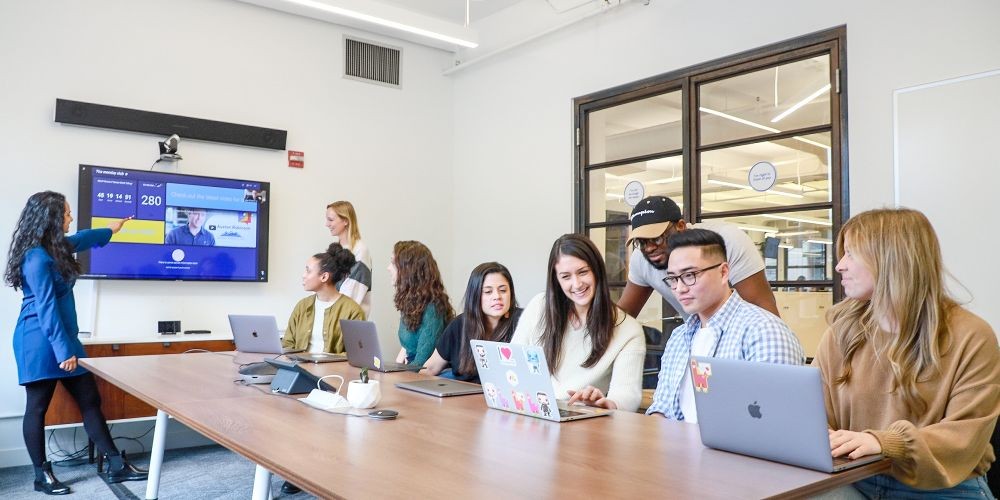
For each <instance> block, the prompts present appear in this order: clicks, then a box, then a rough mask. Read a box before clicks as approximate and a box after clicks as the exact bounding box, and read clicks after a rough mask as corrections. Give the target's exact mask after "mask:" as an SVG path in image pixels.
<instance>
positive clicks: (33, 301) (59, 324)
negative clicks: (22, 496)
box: [4, 191, 146, 495]
mask: <svg viewBox="0 0 1000 500" xmlns="http://www.w3.org/2000/svg"><path fill="white" fill-rule="evenodd" d="M128 219H131V217H129V218H126V219H122V220H119V221H116V222H113V223H112V224H111V225H110V226H109V227H108V228H106V229H90V230H84V231H80V232H78V233H76V234H74V235H72V236H68V237H67V236H66V235H65V233H66V232H67V231H69V225H70V223H71V222H73V216H72V212H71V210H70V206H69V203H67V202H66V197H65V196H63V195H61V194H59V193H55V192H52V191H44V192H41V193H35V194H34V195H32V196H31V197H30V198H28V203H27V205H25V207H24V210H23V211H21V217H20V218H19V219H18V221H17V227H15V229H14V235H13V237H12V238H11V244H10V251H9V253H8V255H7V271H6V273H5V274H4V280H5V282H6V283H7V285H9V286H12V287H14V289H15V290H18V289H20V290H21V291H22V292H23V293H24V300H23V302H22V303H21V314H20V315H19V316H18V318H17V326H16V327H15V329H14V358H15V359H16V360H17V378H18V383H19V384H21V385H22V386H24V390H25V393H26V396H27V403H26V405H25V411H24V444H25V446H26V447H27V448H28V454H29V455H30V456H31V462H32V464H33V465H34V466H35V491H43V492H45V493H46V494H49V495H65V494H67V493H69V492H70V489H69V487H68V486H66V485H64V484H62V483H60V482H59V480H58V479H56V477H55V476H54V475H53V474H52V464H51V463H50V462H48V461H47V460H46V456H45V442H44V432H45V412H46V410H48V407H49V403H50V402H51V401H52V394H53V393H54V392H55V389H56V382H62V384H63V387H65V388H66V390H67V391H68V392H69V393H70V395H72V396H73V399H74V400H75V401H76V403H77V405H78V406H79V407H80V413H81V414H82V415H83V425H84V428H85V429H86V431H87V435H88V436H89V437H90V439H91V440H92V441H94V443H95V444H96V445H97V447H98V449H99V450H100V451H101V453H103V454H105V455H106V456H107V459H108V461H109V465H108V470H107V471H102V470H98V473H99V474H100V476H101V477H102V478H103V479H104V480H105V481H107V482H109V483H117V482H121V481H134V480H145V479H146V472H145V471H141V470H139V469H136V468H135V467H132V465H131V464H129V463H128V462H127V461H126V459H125V453H124V452H119V451H118V448H117V447H116V446H115V443H114V441H113V440H112V439H111V433H110V432H109V431H108V425H107V422H106V421H105V418H104V414H103V413H101V397H100V394H99V393H98V392H97V384H96V382H95V381H94V376H93V375H92V374H91V373H90V372H88V371H87V370H85V369H84V368H83V367H82V366H79V365H78V363H77V360H78V359H79V358H82V357H85V356H86V353H85V352H84V351H83V344H81V343H80V339H79V338H77V335H78V334H79V332H80V329H79V326H78V325H77V321H76V302H75V300H74V298H73V285H74V284H75V283H76V278H77V276H79V275H80V263H79V262H77V260H76V258H75V257H74V255H73V254H74V253H75V252H81V251H84V250H89V249H91V248H93V247H97V246H104V245H106V244H107V243H108V242H109V241H111V236H112V235H113V234H114V233H117V232H118V231H119V230H121V228H122V225H123V224H124V223H125V221H127V220H128Z"/></svg>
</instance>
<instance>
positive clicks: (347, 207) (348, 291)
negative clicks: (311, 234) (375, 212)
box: [326, 201, 372, 318]
mask: <svg viewBox="0 0 1000 500" xmlns="http://www.w3.org/2000/svg"><path fill="white" fill-rule="evenodd" d="M326 228H327V229H329V230H330V236H333V237H334V238H337V241H336V243H340V246H342V247H344V248H346V249H348V250H350V251H351V253H353V254H354V260H355V263H354V267H352V268H351V271H350V272H349V273H348V274H347V276H346V277H344V279H343V280H342V281H340V282H339V283H337V290H339V291H340V293H342V294H344V295H347V296H348V297H350V298H351V299H352V300H354V301H355V302H357V303H358V305H360V306H361V310H363V311H364V312H365V316H366V317H369V318H370V317H371V309H372V294H371V288H372V258H371V255H369V254H368V245H365V242H363V241H361V230H360V229H358V216H357V215H356V214H355V212H354V205H351V202H349V201H335V202H333V203H331V204H329V205H327V206H326Z"/></svg>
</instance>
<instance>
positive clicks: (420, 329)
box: [388, 241, 455, 365]
mask: <svg viewBox="0 0 1000 500" xmlns="http://www.w3.org/2000/svg"><path fill="white" fill-rule="evenodd" d="M388 269H389V275H390V277H391V279H392V283H393V285H394V286H395V287H396V293H395V295H394V296H393V301H394V302H395V304H396V310H398V311H399V343H400V345H401V346H402V349H400V350H399V355H398V356H396V362H397V363H409V364H415V365H423V364H424V362H426V361H427V358H429V357H430V356H431V353H432V352H434V346H435V345H437V341H438V338H439V337H440V336H441V332H442V331H443V330H444V326H445V325H446V324H448V322H449V321H451V320H452V318H454V317H455V310H454V309H452V308H451V303H450V302H449V300H448V294H447V293H446V292H445V290H444V283H442V282H441V272H440V271H439V270H438V265H437V262H436V261H435V260H434V256H433V255H431V251H430V249H428V248H427V246H426V245H424V244H423V243H420V242H419V241H399V242H396V244H395V245H394V246H393V248H392V259H391V260H390V261H389V268H388Z"/></svg>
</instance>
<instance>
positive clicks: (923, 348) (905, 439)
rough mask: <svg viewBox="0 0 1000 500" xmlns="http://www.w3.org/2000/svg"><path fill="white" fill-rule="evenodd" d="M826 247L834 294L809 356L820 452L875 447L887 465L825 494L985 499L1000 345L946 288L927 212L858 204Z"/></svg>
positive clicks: (854, 454)
mask: <svg viewBox="0 0 1000 500" xmlns="http://www.w3.org/2000/svg"><path fill="white" fill-rule="evenodd" d="M837 254H838V255H840V261H838V262H837V266H836V270H837V272H838V273H840V276H841V285H842V286H843V287H844V296H845V298H844V300H842V301H841V302H840V303H838V304H837V305H835V306H833V308H831V309H830V311H829V312H828V313H827V321H828V322H829V324H830V328H829V329H828V330H827V332H826V333H825V334H824V335H823V339H822V340H821V341H820V345H819V349H818V350H817V352H816V359H815V362H814V363H815V364H816V365H818V366H819V369H820V374H821V375H822V377H823V384H824V386H825V387H824V391H823V393H824V395H825V397H826V410H827V419H828V420H829V422H828V423H829V425H830V449H831V453H832V455H833V456H835V457H839V456H849V457H850V458H859V457H862V456H865V455H874V454H882V455H883V456H885V457H886V458H888V459H889V460H891V461H892V468H891V469H890V471H889V473H888V474H882V475H878V476H873V477H870V478H867V479H863V480H861V481H858V482H856V483H854V484H853V485H851V486H849V487H847V488H848V491H841V490H837V491H836V493H838V494H839V493H844V494H847V493H852V494H853V495H852V497H858V494H860V495H861V497H866V498H872V497H874V496H878V497H879V498H917V497H927V498H993V495H992V494H991V493H990V490H989V487H988V485H987V484H986V479H985V474H986V471H987V470H989V469H990V466H991V465H992V464H993V462H994V461H995V460H996V457H995V455H994V450H993V446H992V445H991V444H990V436H991V434H992V433H993V427H994V425H995V424H996V421H997V415H998V414H1000V348H998V346H997V339H996V336H995V335H994V333H993V329H992V328H990V325H989V324H987V323H986V322H985V321H983V319H982V318H980V317H978V316H976V315H975V314H972V313H971V312H969V311H968V310H966V309H965V308H963V307H962V306H960V305H959V304H958V303H957V302H956V301H955V300H954V299H953V298H952V297H951V296H950V295H949V294H948V292H947V290H946V288H945V270H944V265H943V263H942V258H941V247H940V245H939V244H938V238H937V235H936V234H935V233H934V228H933V227H932V226H931V223H930V221H929V220H927V217H925V216H924V215H923V214H922V213H920V212H918V211H916V210H910V209H878V210H870V211H867V212H862V213H860V214H858V215H855V216H854V217H852V218H851V219H850V220H848V221H847V222H846V223H844V226H843V227H842V228H841V229H840V234H838V236H837ZM831 493H834V492H831ZM845 496H846V495H845Z"/></svg>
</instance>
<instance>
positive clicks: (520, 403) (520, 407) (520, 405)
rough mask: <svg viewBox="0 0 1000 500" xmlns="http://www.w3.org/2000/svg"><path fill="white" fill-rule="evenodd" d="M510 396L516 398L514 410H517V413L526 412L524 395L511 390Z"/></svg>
mask: <svg viewBox="0 0 1000 500" xmlns="http://www.w3.org/2000/svg"><path fill="white" fill-rule="evenodd" d="M510 396H511V397H512V398H514V408H517V411H524V393H523V392H516V391H514V390H513V389H511V391H510Z"/></svg>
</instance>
